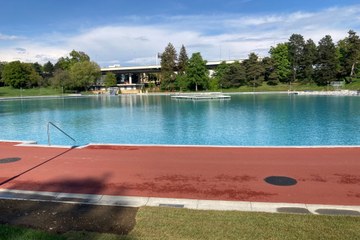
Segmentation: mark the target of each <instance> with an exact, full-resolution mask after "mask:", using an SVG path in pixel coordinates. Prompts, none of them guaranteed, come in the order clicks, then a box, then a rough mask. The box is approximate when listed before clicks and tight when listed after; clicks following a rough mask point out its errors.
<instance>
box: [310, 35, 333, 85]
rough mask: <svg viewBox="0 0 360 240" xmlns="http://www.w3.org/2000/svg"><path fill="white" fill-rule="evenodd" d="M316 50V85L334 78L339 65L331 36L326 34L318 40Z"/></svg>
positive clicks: (328, 82) (327, 82)
mask: <svg viewBox="0 0 360 240" xmlns="http://www.w3.org/2000/svg"><path fill="white" fill-rule="evenodd" d="M317 52H318V54H317V61H316V65H315V76H316V79H315V81H316V83H317V84H318V85H326V84H330V83H331V82H332V81H335V80H336V76H337V73H338V72H337V70H338V65H339V59H338V56H337V51H336V48H335V44H334V43H333V41H332V38H331V36H329V35H326V36H325V37H323V38H322V39H321V40H320V41H319V45H318V47H317Z"/></svg>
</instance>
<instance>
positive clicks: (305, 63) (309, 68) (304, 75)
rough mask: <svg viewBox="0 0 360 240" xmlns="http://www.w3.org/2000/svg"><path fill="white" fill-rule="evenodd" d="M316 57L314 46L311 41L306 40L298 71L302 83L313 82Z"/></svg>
mask: <svg viewBox="0 0 360 240" xmlns="http://www.w3.org/2000/svg"><path fill="white" fill-rule="evenodd" d="M316 55H317V50H316V44H315V43H314V41H313V40H311V39H309V40H307V41H306V43H305V46H304V54H303V57H302V59H301V64H300V65H301V68H300V71H299V74H300V76H301V77H300V78H301V79H302V81H304V82H312V81H313V77H314V65H315V61H316Z"/></svg>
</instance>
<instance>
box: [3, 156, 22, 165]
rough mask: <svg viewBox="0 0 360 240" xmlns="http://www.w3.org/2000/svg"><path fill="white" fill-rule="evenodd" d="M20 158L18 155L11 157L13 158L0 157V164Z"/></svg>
mask: <svg viewBox="0 0 360 240" xmlns="http://www.w3.org/2000/svg"><path fill="white" fill-rule="evenodd" d="M19 160H21V158H19V157H13V158H0V164H2V163H11V162H17V161H19Z"/></svg>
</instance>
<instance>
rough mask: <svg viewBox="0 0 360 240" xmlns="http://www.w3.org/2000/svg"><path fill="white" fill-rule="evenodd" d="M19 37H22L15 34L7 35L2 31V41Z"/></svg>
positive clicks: (0, 39)
mask: <svg viewBox="0 0 360 240" xmlns="http://www.w3.org/2000/svg"><path fill="white" fill-rule="evenodd" d="M17 39H21V37H19V36H14V35H5V34H1V33H0V41H9V40H17Z"/></svg>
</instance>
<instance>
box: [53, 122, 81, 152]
mask: <svg viewBox="0 0 360 240" xmlns="http://www.w3.org/2000/svg"><path fill="white" fill-rule="evenodd" d="M50 125H51V126H53V127H55V128H56V129H57V130H59V131H60V132H61V133H63V134H64V135H65V136H67V137H68V138H70V139H71V140H72V141H73V142H74V144H73V146H75V145H76V140H75V139H74V138H72V137H71V136H70V135H69V134H67V133H66V132H65V131H63V130H62V129H61V128H59V127H58V126H56V125H55V124H54V123H52V122H48V124H47V135H48V145H49V146H50V145H51V141H50Z"/></svg>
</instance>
